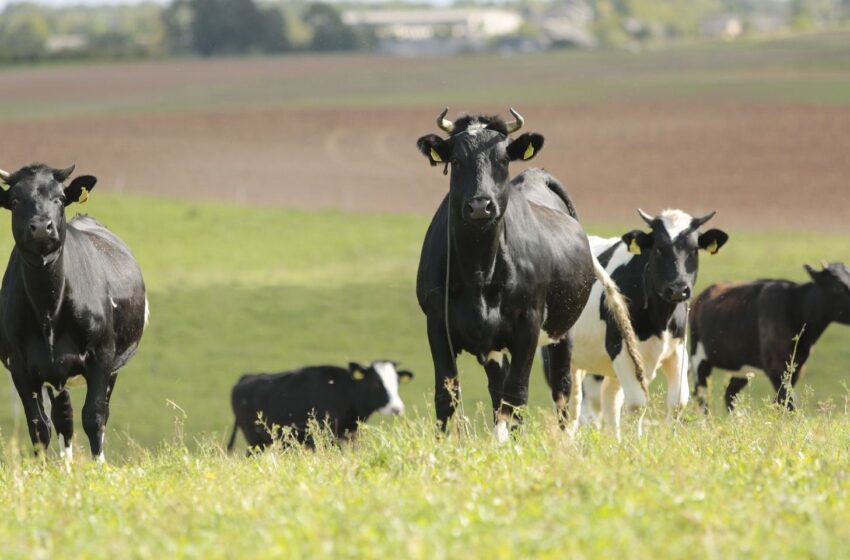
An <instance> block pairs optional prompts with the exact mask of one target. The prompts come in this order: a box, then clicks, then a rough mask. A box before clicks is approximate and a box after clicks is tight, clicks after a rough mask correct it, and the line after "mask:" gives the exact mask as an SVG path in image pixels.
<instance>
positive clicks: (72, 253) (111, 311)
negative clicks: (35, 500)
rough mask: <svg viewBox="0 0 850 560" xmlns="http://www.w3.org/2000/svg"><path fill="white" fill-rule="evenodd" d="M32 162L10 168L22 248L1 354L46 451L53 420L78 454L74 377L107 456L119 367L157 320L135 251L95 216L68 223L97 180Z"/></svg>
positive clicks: (3, 320) (11, 274)
mask: <svg viewBox="0 0 850 560" xmlns="http://www.w3.org/2000/svg"><path fill="white" fill-rule="evenodd" d="M73 171H74V166H73V165H72V166H71V167H68V168H67V169H53V168H51V167H48V166H46V165H43V164H31V165H28V166H26V167H24V168H22V169H20V170H18V171H16V172H14V173H7V172H5V171H0V179H2V181H3V182H5V183H6V184H7V185H8V186H9V188H8V189H5V190H4V189H0V206H2V207H3V208H6V209H8V210H10V211H11V213H12V235H13V237H14V239H15V247H14V248H13V249H12V255H11V257H10V258H9V265H8V266H7V268H6V274H5V276H4V277H3V285H2V289H0V360H2V362H3V365H5V366H6V368H8V369H9V371H10V372H11V373H12V380H13V381H14V384H15V388H16V389H17V391H18V395H19V396H20V398H21V401H22V402H23V406H24V412H25V414H26V419H27V427H28V428H29V434H30V438H31V439H32V443H33V445H34V446H35V449H36V452H39V450H40V449H41V448H47V446H48V444H49V443H50V426H51V420H50V419H48V418H47V415H46V414H45V410H44V403H43V397H42V388H43V387H44V386H45V385H47V391H46V392H47V395H48V397H49V398H50V401H51V403H52V409H51V417H52V420H53V422H52V424H53V425H54V426H55V428H56V431H57V433H58V434H59V439H60V446H61V453H62V455H64V457H65V460H66V461H69V462H70V460H71V452H72V447H71V438H72V436H73V434H74V421H73V412H72V410H71V398H70V395H69V394H68V389H67V385H68V383H69V381H71V380H72V379H74V378H77V377H79V376H81V377H82V378H83V380H85V383H86V384H87V385H88V389H87V392H86V400H85V405H84V406H83V429H84V430H85V432H86V435H87V436H88V438H89V443H90V445H91V452H92V455H93V456H94V457H96V458H97V460H98V462H103V460H104V455H103V434H104V427H105V425H106V422H107V420H108V419H109V399H110V397H111V396H112V389H113V388H114V386H115V380H116V374H117V372H118V370H119V369H120V368H121V367H123V366H124V365H125V364H126V363H127V362H128V361H129V360H130V358H132V357H133V355H134V354H135V353H136V349H137V348H138V346H139V341H140V340H141V337H142V332H143V331H144V327H145V323H146V321H147V314H148V305H147V299H146V297H145V284H144V281H143V280H142V273H141V270H140V269H139V265H138V263H137V262H136V259H135V258H133V255H132V253H131V252H130V249H129V248H128V247H127V245H125V244H124V243H123V242H122V241H121V240H120V239H118V237H116V236H115V234H113V233H112V232H111V231H109V230H108V229H106V228H105V227H104V226H102V225H101V224H99V223H98V222H96V221H95V220H94V219H92V218H90V217H88V216H77V217H76V218H74V219H73V220H71V221H70V222H67V223H66V221H65V207H66V206H68V205H70V204H72V203H74V202H85V200H86V198H87V197H88V193H89V191H91V190H92V189H93V188H94V185H95V182H96V181H97V179H96V178H95V177H92V176H91V175H81V176H79V177H77V178H75V179H74V180H73V181H71V183H70V184H69V185H68V186H67V187H65V186H64V185H63V183H64V182H65V181H66V180H67V179H68V177H69V176H70V175H71V173H72V172H73Z"/></svg>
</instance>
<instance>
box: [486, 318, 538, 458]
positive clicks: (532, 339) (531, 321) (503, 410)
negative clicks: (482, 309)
mask: <svg viewBox="0 0 850 560" xmlns="http://www.w3.org/2000/svg"><path fill="white" fill-rule="evenodd" d="M539 337H540V322H539V321H537V320H536V314H534V316H533V317H531V316H525V317H523V318H521V319H520V320H519V321H518V322H517V324H516V326H515V327H514V340H513V345H512V346H511V348H510V351H511V358H512V359H513V361H512V362H511V365H510V368H509V369H508V375H507V377H505V385H504V388H503V389H502V404H501V405H500V406H499V412H498V413H497V415H496V416H497V419H496V426H495V430H494V431H495V435H496V440H497V441H498V442H499V443H503V442H505V441H507V439H508V426H510V427H511V428H513V427H515V426H517V425H518V424H519V422H520V420H521V418H520V415H519V409H520V408H521V407H523V406H525V405H526V404H527V403H528V378H529V375H530V374H531V365H532V364H533V363H534V353H535V352H536V351H537V340H538V338H539Z"/></svg>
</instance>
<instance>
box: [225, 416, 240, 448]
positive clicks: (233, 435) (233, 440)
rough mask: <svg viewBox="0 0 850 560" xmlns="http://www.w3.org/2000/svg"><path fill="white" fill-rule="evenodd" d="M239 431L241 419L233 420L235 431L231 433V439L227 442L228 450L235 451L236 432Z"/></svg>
mask: <svg viewBox="0 0 850 560" xmlns="http://www.w3.org/2000/svg"><path fill="white" fill-rule="evenodd" d="M238 431H239V421H238V420H234V421H233V433H232V434H230V441H228V442H227V452H228V453H230V452H231V451H233V445H234V444H235V443H236V432H238Z"/></svg>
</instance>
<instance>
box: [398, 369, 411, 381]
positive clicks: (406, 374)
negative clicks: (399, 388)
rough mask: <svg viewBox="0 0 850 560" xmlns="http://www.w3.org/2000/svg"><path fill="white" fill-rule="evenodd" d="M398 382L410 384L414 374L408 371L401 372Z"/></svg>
mask: <svg viewBox="0 0 850 560" xmlns="http://www.w3.org/2000/svg"><path fill="white" fill-rule="evenodd" d="M398 381H399V383H410V382H411V381H413V372H412V371H407V370H406V369H403V370H400V371H399V372H398Z"/></svg>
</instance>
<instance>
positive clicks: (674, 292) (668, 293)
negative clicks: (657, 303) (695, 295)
mask: <svg viewBox="0 0 850 560" xmlns="http://www.w3.org/2000/svg"><path fill="white" fill-rule="evenodd" d="M661 296H662V297H663V298H664V299H666V300H667V301H669V302H672V303H681V302H683V301H687V300H688V299H690V297H691V287H690V286H688V285H687V284H670V285H669V286H667V287H666V288H664V291H663V293H662V294H661Z"/></svg>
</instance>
